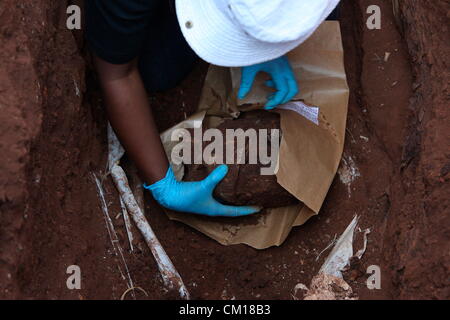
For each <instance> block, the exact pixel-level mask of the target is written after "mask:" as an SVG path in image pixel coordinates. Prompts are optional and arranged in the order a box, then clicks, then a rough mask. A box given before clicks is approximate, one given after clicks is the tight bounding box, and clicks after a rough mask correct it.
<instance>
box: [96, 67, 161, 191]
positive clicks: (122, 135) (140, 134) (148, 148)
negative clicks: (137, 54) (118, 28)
mask: <svg viewBox="0 0 450 320" xmlns="http://www.w3.org/2000/svg"><path fill="white" fill-rule="evenodd" d="M95 60H96V67H97V71H98V74H99V77H100V83H101V86H102V89H103V95H104V98H105V105H106V109H107V113H108V118H109V121H110V123H111V126H112V127H113V129H114V131H115V132H116V134H117V136H118V138H119V140H120V142H121V143H122V145H123V146H124V148H125V150H126V152H127V154H128V156H129V157H130V158H131V160H133V162H134V163H135V164H136V166H137V168H138V170H139V172H140V174H141V176H142V179H143V180H144V181H145V182H146V183H148V184H152V183H154V182H156V181H159V180H161V179H162V178H164V176H165V175H166V173H167V169H168V166H169V164H168V160H167V157H166V155H165V152H164V148H163V146H162V143H161V139H160V136H159V133H158V130H157V127H156V125H155V121H154V119H153V115H152V111H151V109H150V106H149V102H148V98H147V94H146V91H145V88H144V85H143V83H142V80H141V77H140V75H139V71H138V69H137V67H136V63H135V62H134V63H133V64H130V65H128V66H124V67H123V68H124V69H122V70H121V69H120V66H119V67H116V69H112V70H113V71H111V65H108V64H107V63H106V62H104V61H102V60H100V59H98V58H95Z"/></svg>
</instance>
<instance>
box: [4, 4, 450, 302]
mask: <svg viewBox="0 0 450 320" xmlns="http://www.w3.org/2000/svg"><path fill="white" fill-rule="evenodd" d="M79 2H80V1H75V3H79ZM393 3H394V6H393V5H392V4H393ZM67 5H68V3H67V2H66V1H57V2H54V1H53V2H51V1H48V0H36V1H25V0H19V1H17V0H15V1H13V0H3V2H2V5H1V6H0V21H2V24H1V25H0V47H1V48H2V50H1V51H0V110H1V111H2V112H1V113H0V122H1V123H2V125H1V126H0V154H1V157H2V158H1V160H0V163H1V165H0V298H3V299H15V298H27V299H36V298H44V299H118V298H120V296H121V294H122V293H123V292H124V291H125V290H126V289H127V282H126V281H125V280H124V278H123V277H122V274H123V273H124V270H125V267H124V264H123V260H121V259H119V258H118V257H117V256H116V255H115V252H114V249H113V246H112V244H111V241H110V239H109V236H108V232H107V229H106V225H105V220H104V216H103V213H102V211H101V207H100V202H99V199H98V197H97V191H96V187H95V183H94V181H93V178H92V174H93V173H95V174H96V175H97V176H99V177H102V178H103V184H104V187H105V192H106V196H107V198H108V199H107V200H108V203H109V209H110V212H111V215H112V217H113V222H114V225H115V228H116V230H117V233H118V236H119V239H120V244H121V246H122V247H123V248H124V251H125V257H124V258H125V261H126V264H127V267H128V269H129V272H130V276H131V277H132V279H133V282H134V284H135V285H136V286H139V287H142V288H144V289H145V290H146V292H147V293H148V297H145V296H144V295H142V294H141V293H139V292H136V298H138V299H140V298H142V299H143V298H150V299H167V298H172V297H175V296H174V294H173V293H170V292H169V293H167V292H166V291H165V289H164V288H163V286H162V283H161V280H160V277H159V275H158V270H157V267H156V265H155V262H154V260H153V258H152V256H151V254H150V253H149V250H148V249H147V247H146V245H145V243H144V242H143V241H142V239H141V238H140V236H138V232H137V230H133V232H134V235H135V237H136V239H135V242H134V247H135V250H134V252H133V253H129V252H128V249H129V248H128V244H127V241H126V237H125V233H124V228H123V222H122V219H121V218H118V219H116V218H115V217H116V215H117V214H118V213H119V211H120V207H119V204H118V198H117V193H116V191H115V189H114V186H113V184H112V182H111V181H110V178H109V177H108V176H105V168H106V154H107V145H106V119H105V116H104V113H103V107H102V101H101V96H100V94H99V90H98V87H97V84H96V81H95V78H94V77H93V75H92V72H91V71H90V68H89V59H84V57H87V55H86V52H85V48H84V45H83V37H82V31H75V32H71V31H69V30H67V29H66V28H65V19H66V8H67ZM369 5H378V6H380V8H381V10H382V29H381V30H368V29H367V28H366V25H365V21H366V19H367V17H368V15H367V14H366V9H367V7H368V6H369ZM393 9H394V10H393ZM449 9H450V8H449V4H448V1H444V0H438V1H414V0H404V1H395V0H394V1H388V0H370V1H369V0H352V1H351V0H345V1H343V5H342V10H341V14H342V19H341V23H342V33H343V39H344V48H345V52H346V57H345V63H346V69H347V75H348V81H349V86H350V89H351V96H350V104H349V117H348V126H347V127H348V129H347V137H346V145H345V151H344V156H343V161H342V164H341V168H340V169H339V173H338V175H337V176H336V179H335V181H334V183H333V185H332V187H331V189H330V192H329V195H328V198H327V200H326V203H325V205H324V207H323V209H322V211H321V213H320V215H319V216H317V217H314V218H313V219H311V220H310V221H309V222H308V223H307V224H306V225H305V226H303V227H299V228H296V229H294V230H293V231H292V233H291V234H290V236H289V237H288V239H287V240H286V242H285V243H284V244H283V245H282V246H281V247H279V248H271V249H268V250H264V251H257V250H254V249H252V248H249V247H247V246H244V245H238V246H231V247H224V246H221V245H219V244H218V243H216V242H214V241H213V240H210V239H209V238H207V237H205V236H204V235H202V234H200V233H198V232H196V231H194V230H192V229H190V228H189V227H187V226H185V225H183V224H180V223H177V222H172V221H169V220H168V218H167V217H166V216H165V215H164V213H163V212H162V210H161V209H160V208H159V207H158V206H157V205H156V204H155V202H154V201H153V200H152V199H151V197H150V196H149V195H148V194H147V195H146V215H147V217H148V219H149V221H150V224H151V225H152V227H153V228H154V230H155V233H156V234H157V236H158V238H159V240H160V241H161V243H162V245H163V246H164V248H165V249H166V251H167V253H168V254H169V256H170V257H171V259H172V261H173V263H174V264H175V266H176V267H177V269H178V271H179V272H180V274H181V276H182V277H183V279H184V282H185V284H186V285H187V287H188V289H189V290H190V292H191V295H192V296H193V298H199V299H231V298H236V299H292V293H293V289H294V287H295V285H296V284H298V283H303V284H306V285H309V283H310V281H311V279H312V277H313V276H314V275H315V274H316V273H317V271H318V269H319V268H320V266H321V264H322V263H323V261H324V259H325V257H326V255H327V253H328V251H327V252H325V253H323V254H322V255H319V253H320V252H321V251H322V250H323V249H324V248H326V247H327V246H328V245H329V243H330V242H331V241H332V240H333V238H334V237H335V235H339V234H341V233H342V232H343V231H344V230H345V228H346V226H347V225H348V224H349V223H350V221H351V220H352V218H353V216H354V215H355V214H357V215H359V216H360V223H359V225H360V227H361V229H366V228H370V229H371V233H370V235H369V243H368V249H367V251H366V254H365V255H364V256H363V258H362V260H361V261H357V262H354V263H353V264H352V266H351V268H350V270H349V271H348V272H347V273H346V274H345V278H346V280H347V281H348V282H349V284H350V285H351V286H352V288H353V290H354V291H355V292H356V293H357V295H358V296H359V297H360V298H361V299H375V298H387V299H411V298H426V299H434V298H436V299H448V298H449V297H450V294H449V286H448V276H449V274H448V269H449V266H450V263H449V255H448V253H449V250H448V249H449V247H448V244H449V229H448V222H447V221H448V218H447V217H448V214H449V210H450V209H449V207H448V204H449V199H450V197H449V189H450V188H449V179H450V154H449V150H450V148H449V147H450V146H449V139H448V137H447V136H446V135H445V134H444V133H447V132H449V129H450V121H449V119H448V117H449V113H450V110H449V108H448V105H449V101H448V96H449V92H448V83H449V71H448V70H449V66H448V61H450V59H449V58H450V57H449V45H448V39H449V30H448V23H447V21H448V17H447V15H446V12H448V11H449ZM394 13H395V15H394ZM206 69H207V66H206V65H205V64H199V65H198V66H197V68H196V70H194V72H192V74H191V75H190V76H189V78H188V79H186V80H185V81H184V82H183V83H182V84H181V85H180V86H179V87H178V88H176V89H173V90H170V91H169V92H166V93H160V94H155V95H152V97H151V103H152V106H153V108H154V110H155V113H156V116H157V121H158V125H159V129H160V130H164V129H166V128H168V127H170V126H172V125H173V124H175V123H177V122H179V121H181V120H183V119H184V117H185V115H189V114H191V113H192V112H193V111H194V110H195V108H196V106H197V103H198V98H199V95H200V90H201V87H202V83H203V79H204V76H205V73H206ZM361 246H362V236H361V234H359V233H358V235H357V237H356V240H355V249H359V248H360V247H361ZM70 265H79V266H80V268H81V271H82V289H81V290H68V289H67V287H66V280H67V277H68V275H67V274H66V270H67V267H68V266H70ZM371 265H378V266H380V268H381V272H382V288H381V290H372V291H371V290H368V289H367V287H366V286H365V282H366V279H367V277H368V275H367V274H366V269H367V267H368V266H371ZM130 297H131V296H130ZM297 298H302V292H299V293H297Z"/></svg>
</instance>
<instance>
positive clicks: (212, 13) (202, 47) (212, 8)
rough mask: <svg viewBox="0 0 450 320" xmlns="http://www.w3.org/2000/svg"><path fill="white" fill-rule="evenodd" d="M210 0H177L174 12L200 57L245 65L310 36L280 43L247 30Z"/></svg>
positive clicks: (281, 52) (274, 55) (276, 54)
mask: <svg viewBox="0 0 450 320" xmlns="http://www.w3.org/2000/svg"><path fill="white" fill-rule="evenodd" d="M214 2H215V1H212V0H195V1H192V0H176V12H177V17H178V22H179V24H180V28H181V30H182V32H183V35H184V37H185V38H186V41H187V42H188V43H189V45H190V46H191V48H192V49H193V50H194V51H195V53H197V55H198V56H199V57H200V58H202V59H203V60H205V61H207V62H209V63H211V64H214V65H218V66H224V67H244V66H249V65H254V64H257V63H261V62H266V61H270V60H273V59H276V58H279V57H281V56H282V55H284V54H286V53H287V52H289V51H291V50H292V49H294V48H296V47H297V46H298V45H300V44H301V43H302V42H304V41H305V40H306V39H307V38H309V37H310V36H311V34H312V33H313V32H314V30H310V32H308V33H306V34H304V35H303V36H302V37H301V38H299V39H297V40H294V41H289V42H281V43H269V42H263V41H260V40H257V39H255V38H253V37H251V36H250V35H248V34H246V33H245V31H244V30H243V29H241V28H240V27H239V26H237V25H236V24H235V23H234V22H233V20H232V18H231V17H230V16H229V15H228V14H227V13H226V12H223V11H221V10H220V9H219V7H218V6H217V5H216V4H215V3H214Z"/></svg>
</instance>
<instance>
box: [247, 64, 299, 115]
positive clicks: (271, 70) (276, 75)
mask: <svg viewBox="0 0 450 320" xmlns="http://www.w3.org/2000/svg"><path fill="white" fill-rule="evenodd" d="M260 71H264V72H266V73H268V74H269V75H270V76H271V77H272V80H269V81H267V82H266V85H268V86H269V87H272V88H274V89H276V90H277V92H275V93H274V94H272V95H271V96H269V97H268V101H267V104H266V105H265V107H264V109H266V110H271V109H274V108H275V107H276V106H278V105H280V104H284V103H287V102H289V101H290V100H291V99H292V98H294V97H295V95H296V94H297V93H298V85H297V81H296V80H295V76H294V72H293V71H292V68H291V65H290V64H289V61H288V59H287V58H286V56H283V57H280V58H278V59H275V60H272V61H268V62H264V63H260V64H255V65H253V66H249V67H243V68H242V77H241V87H240V88H239V93H238V98H239V99H244V98H245V96H246V95H247V94H248V93H249V92H250V90H251V88H252V86H253V82H254V81H255V77H256V75H257V74H258V73H259V72H260Z"/></svg>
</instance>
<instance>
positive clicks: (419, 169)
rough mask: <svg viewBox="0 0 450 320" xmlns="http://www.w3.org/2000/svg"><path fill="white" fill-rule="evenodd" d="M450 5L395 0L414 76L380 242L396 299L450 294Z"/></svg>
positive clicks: (446, 296) (426, 297) (444, 0)
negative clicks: (404, 134)
mask: <svg viewBox="0 0 450 320" xmlns="http://www.w3.org/2000/svg"><path fill="white" fill-rule="evenodd" d="M449 8H450V2H449V1H447V0H437V1H416V0H396V1H394V12H395V14H396V15H397V17H398V22H399V28H400V29H401V30H402V32H403V35H404V39H405V41H406V43H407V46H408V49H409V53H410V56H411V66H412V70H413V73H414V84H413V88H412V89H413V95H412V97H411V99H410V106H409V108H410V111H411V112H410V118H409V126H408V133H407V140H406V142H405V147H404V149H403V154H402V158H401V164H400V172H399V173H398V175H397V176H396V181H395V182H394V184H393V186H392V188H391V190H390V195H391V196H392V200H391V201H392V207H391V210H390V218H389V225H388V227H387V238H386V240H385V243H386V244H388V243H389V244H392V246H387V245H385V248H386V250H385V253H386V256H385V257H386V263H387V264H389V265H390V269H391V271H392V282H393V284H394V285H395V287H396V288H397V290H398V291H397V297H399V298H425V299H431V298H439V299H446V298H448V297H449V289H448V267H449V266H450V259H449V243H450V242H449V240H450V239H449V228H448V225H449V224H448V216H449V211H450V209H449V201H450V188H449V179H450V174H449V172H450V139H449V136H448V132H449V123H450V118H449V117H450V108H449V106H450V101H449V83H450V66H449V61H450V46H449V45H448V39H449V38H450V32H449V15H448V13H449Z"/></svg>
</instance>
